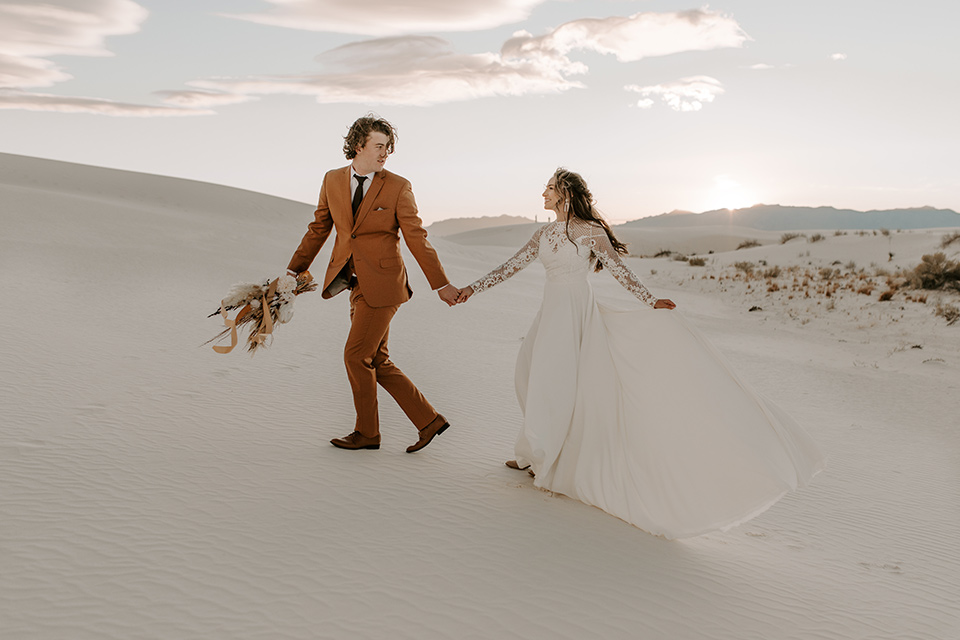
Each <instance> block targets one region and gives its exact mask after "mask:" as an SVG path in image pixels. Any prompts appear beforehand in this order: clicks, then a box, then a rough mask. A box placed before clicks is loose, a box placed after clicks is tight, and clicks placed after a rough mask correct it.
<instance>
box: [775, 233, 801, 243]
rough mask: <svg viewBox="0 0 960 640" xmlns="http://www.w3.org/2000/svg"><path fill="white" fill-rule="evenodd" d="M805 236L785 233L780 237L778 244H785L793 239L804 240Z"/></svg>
mask: <svg viewBox="0 0 960 640" xmlns="http://www.w3.org/2000/svg"><path fill="white" fill-rule="evenodd" d="M806 235H807V234H805V233H792V232H788V233H785V234H783V235H782V236H780V244H787V243H788V242H790V241H791V240H793V239H794V238H804V237H806Z"/></svg>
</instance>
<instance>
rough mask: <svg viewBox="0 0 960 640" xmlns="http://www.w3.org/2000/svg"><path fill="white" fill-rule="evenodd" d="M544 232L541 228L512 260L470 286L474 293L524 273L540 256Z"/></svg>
mask: <svg viewBox="0 0 960 640" xmlns="http://www.w3.org/2000/svg"><path fill="white" fill-rule="evenodd" d="M542 232H543V227H540V228H539V229H537V230H536V231H534V232H533V237H532V238H530V240H529V241H528V242H527V244H525V245H523V246H522V247H520V250H519V251H517V252H516V253H515V254H513V257H512V258H510V259H509V260H507V261H506V262H504V263H503V264H502V265H500V266H499V267H497V268H496V269H494V270H493V271H491V272H490V273H488V274H487V275H485V276H483V277H482V278H479V279H478V280H477V281H476V282H474V283H472V284H471V285H470V286H471V287H473V292H474V293H480V292H481V291H483V290H484V289H489V288H490V287H492V286H494V285H497V284H500V283H501V282H503V281H504V280H506V279H507V278H509V277H511V276H513V275H516V274H517V273H519V272H520V271H522V270H523V268H524V267H526V266H527V265H528V264H530V263H531V262H533V261H534V260H536V259H537V257H538V256H539V255H540V234H541V233H542Z"/></svg>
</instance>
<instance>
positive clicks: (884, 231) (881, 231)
mask: <svg viewBox="0 0 960 640" xmlns="http://www.w3.org/2000/svg"><path fill="white" fill-rule="evenodd" d="M880 233H882V234H883V235H885V236H889V235H890V229H884V228H883V227H881V228H880Z"/></svg>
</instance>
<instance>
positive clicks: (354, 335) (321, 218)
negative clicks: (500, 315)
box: [287, 116, 460, 453]
mask: <svg viewBox="0 0 960 640" xmlns="http://www.w3.org/2000/svg"><path fill="white" fill-rule="evenodd" d="M395 139H396V133H395V131H394V129H393V126H392V125H391V124H390V123H389V122H387V121H386V120H383V119H381V118H376V117H372V116H367V117H363V118H360V119H359V120H357V121H356V122H354V123H353V126H351V127H350V131H349V133H347V135H346V137H345V138H344V145H343V151H344V154H345V155H346V156H347V159H348V160H352V161H353V162H352V164H351V165H350V166H347V167H343V168H341V169H333V170H332V171H329V172H327V174H326V175H325V176H324V177H323V185H322V186H321V187H320V202H319V204H318V205H317V210H316V213H315V214H314V220H313V222H311V223H310V224H309V225H308V228H307V233H306V234H305V235H304V236H303V240H301V241H300V246H299V247H298V248H297V251H296V253H294V254H293V258H291V259H290V265H289V266H288V267H287V271H288V273H290V274H291V275H294V276H295V275H297V274H299V273H301V272H303V271H306V270H307V269H308V268H309V267H310V264H311V263H312V262H313V260H314V258H316V257H317V253H318V252H319V251H320V248H321V247H322V246H323V243H324V242H326V240H327V237H328V236H329V235H330V231H331V230H332V229H333V228H336V230H337V233H336V240H335V243H334V246H333V255H332V256H331V258H330V264H329V265H327V271H326V274H325V275H324V277H323V289H322V291H323V293H322V295H323V297H324V298H331V297H333V296H335V295H337V294H338V293H340V292H341V291H343V290H345V289H349V290H350V334H349V335H348V337H347V344H346V346H345V347H344V350H343V359H344V363H345V364H346V367H347V377H348V378H349V379H350V387H351V388H352V390H353V403H354V406H355V407H356V410H357V422H356V426H355V427H354V431H353V433H351V434H350V435H348V436H345V437H343V438H334V439H333V440H331V441H330V442H331V444H333V445H334V446H336V447H340V448H341V449H379V448H380V420H379V415H378V412H377V384H380V386H382V387H383V388H384V389H386V390H387V392H388V393H389V394H390V395H391V396H393V399H394V400H396V401H397V404H398V405H400V408H401V409H403V412H404V413H405V414H406V415H407V417H408V418H409V419H410V421H411V422H413V424H414V426H416V427H417V430H418V432H419V439H418V440H417V442H416V443H415V444H413V445H411V446H409V447H407V453H413V452H415V451H419V450H420V449H422V448H424V447H425V446H427V445H428V444H430V442H431V441H432V440H433V438H434V437H435V436H437V435H439V434H441V433H443V432H444V431H445V430H446V429H447V428H448V427H449V426H450V424H449V423H448V422H447V421H446V420H445V419H444V417H443V416H441V415H440V414H439V413H437V411H436V410H435V409H434V408H433V407H432V406H431V405H430V403H429V402H427V399H426V398H424V397H423V394H421V393H420V391H419V390H418V389H417V387H416V386H415V385H414V384H413V383H412V382H411V381H410V380H409V378H407V376H405V375H404V374H403V372H402V371H400V369H398V368H397V366H396V365H394V364H393V362H391V361H390V356H389V354H388V352H387V337H388V335H389V333H390V320H391V319H392V318H393V316H394V314H396V312H397V310H398V309H399V308H400V305H401V304H403V303H404V302H406V301H407V300H409V299H410V296H411V295H413V291H412V290H411V289H410V285H409V284H408V283H407V271H406V268H405V267H404V264H403V260H402V259H401V257H400V234H401V233H403V239H404V241H405V242H406V243H407V247H408V248H409V249H410V253H411V254H413V257H414V258H415V259H416V261H417V264H419V265H420V269H421V270H422V271H423V273H424V275H426V276H427V281H428V282H429V283H430V286H431V287H432V288H433V289H434V290H436V291H437V293H438V294H439V296H440V298H441V299H442V300H443V301H444V302H446V303H447V304H448V305H452V304H454V303H455V302H456V299H457V296H458V295H459V293H460V292H459V291H458V290H457V289H456V288H455V287H454V286H453V285H451V284H450V281H449V280H448V279H447V276H446V274H444V272H443V267H442V266H441V265H440V260H439V258H437V252H436V251H434V249H433V247H432V246H430V243H429V242H427V232H426V231H425V230H424V229H423V224H422V223H421V221H420V218H419V216H418V215H417V204H416V201H415V200H414V198H413V191H412V190H411V188H410V182H409V181H407V180H406V179H404V178H401V177H400V176H398V175H396V174H393V173H390V172H389V171H387V170H385V169H384V168H383V165H384V163H385V162H386V160H387V156H388V155H390V154H391V153H393V150H394V142H395Z"/></svg>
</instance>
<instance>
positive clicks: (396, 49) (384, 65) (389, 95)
mask: <svg viewBox="0 0 960 640" xmlns="http://www.w3.org/2000/svg"><path fill="white" fill-rule="evenodd" d="M317 61H318V62H320V63H321V65H322V66H323V67H325V68H326V69H327V70H326V71H324V72H322V73H317V74H306V75H285V76H254V77H250V78H213V79H207V80H197V81H193V82H190V83H188V84H189V86H191V87H195V88H198V89H205V90H213V91H220V92H225V93H228V94H234V95H252V94H253V95H268V94H292V95H308V96H314V97H315V98H316V100H317V102H320V103H337V102H360V103H382V104H404V105H421V106H422V105H430V104H437V103H443V102H453V101H458V100H470V99H475V98H483V97H489V96H497V95H509V96H517V95H524V94H529V93H556V92H559V91H564V90H567V89H571V88H574V87H580V86H582V85H581V84H579V83H578V82H574V81H571V80H569V79H568V78H567V77H566V76H567V75H573V74H577V73H583V72H585V71H586V67H585V66H583V65H580V64H577V63H568V64H566V65H564V66H563V67H562V69H560V68H558V67H557V66H556V65H554V64H552V63H545V62H544V61H543V60H542V59H540V58H533V59H530V58H518V57H507V56H503V55H500V54H496V53H478V54H462V53H456V52H455V51H453V49H452V48H451V46H450V43H449V42H447V41H446V40H443V39H441V38H436V37H432V36H397V37H391V38H379V39H374V40H367V41H363V42H355V43H352V44H347V45H344V46H342V47H337V48H336V49H332V50H330V51H327V52H325V53H323V54H321V55H319V56H317Z"/></svg>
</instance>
